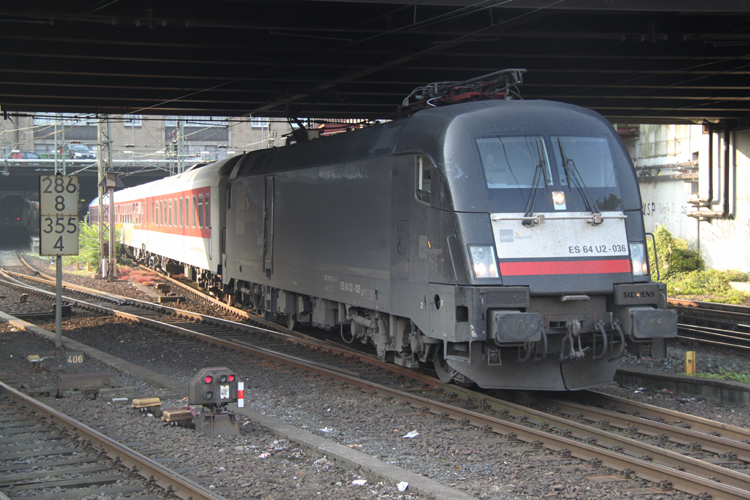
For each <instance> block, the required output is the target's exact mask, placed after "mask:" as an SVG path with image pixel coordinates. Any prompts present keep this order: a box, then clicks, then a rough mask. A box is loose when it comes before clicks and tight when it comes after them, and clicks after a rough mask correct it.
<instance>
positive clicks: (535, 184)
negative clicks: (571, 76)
mask: <svg viewBox="0 0 750 500" xmlns="http://www.w3.org/2000/svg"><path fill="white" fill-rule="evenodd" d="M536 149H537V152H538V153H539V163H537V164H536V168H535V169H534V179H533V180H532V181H531V193H529V199H528V201H526V211H525V212H524V214H523V216H524V218H527V217H528V218H529V219H524V221H523V223H522V224H523V225H524V226H533V225H535V224H536V223H537V222H535V221H534V220H532V219H530V217H531V214H532V212H533V208H534V201H535V200H536V193H537V191H539V179H540V178H544V186H545V187H546V188H547V191H549V179H548V178H547V162H546V161H545V160H544V154H543V151H542V142H541V140H540V139H539V137H537V138H536ZM540 172H541V175H539V173H540Z"/></svg>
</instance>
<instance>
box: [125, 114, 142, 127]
mask: <svg viewBox="0 0 750 500" xmlns="http://www.w3.org/2000/svg"><path fill="white" fill-rule="evenodd" d="M122 118H123V120H124V122H123V123H124V124H125V126H126V127H140V126H141V115H122Z"/></svg>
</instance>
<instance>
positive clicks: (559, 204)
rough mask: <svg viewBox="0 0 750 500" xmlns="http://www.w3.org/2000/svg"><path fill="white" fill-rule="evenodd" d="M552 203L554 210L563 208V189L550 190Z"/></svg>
mask: <svg viewBox="0 0 750 500" xmlns="http://www.w3.org/2000/svg"><path fill="white" fill-rule="evenodd" d="M552 204H553V205H554V207H555V210H565V208H566V206H565V193H564V192H563V191H552Z"/></svg>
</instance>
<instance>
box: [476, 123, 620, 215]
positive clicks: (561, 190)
mask: <svg viewBox="0 0 750 500" xmlns="http://www.w3.org/2000/svg"><path fill="white" fill-rule="evenodd" d="M476 141H477V142H476V143H477V152H478V156H479V158H480V162H481V164H482V167H484V175H485V179H486V183H487V198H488V201H489V203H490V207H491V208H490V210H492V211H493V212H531V213H533V212H552V211H557V210H563V211H569V212H594V211H613V210H620V209H621V196H620V190H619V185H618V182H617V177H616V175H615V171H616V169H615V163H614V157H613V155H612V150H611V149H610V144H609V141H608V139H607V138H606V137H591V136H579V137H576V136H555V135H549V136H548V135H523V136H507V137H503V136H494V137H481V138H477V140H476ZM560 200H562V201H560Z"/></svg>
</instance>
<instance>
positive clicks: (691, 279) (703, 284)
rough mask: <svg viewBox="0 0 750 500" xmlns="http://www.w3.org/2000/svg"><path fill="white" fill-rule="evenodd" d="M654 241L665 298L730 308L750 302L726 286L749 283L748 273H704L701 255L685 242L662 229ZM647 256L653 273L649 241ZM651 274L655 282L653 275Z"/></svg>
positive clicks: (743, 294)
mask: <svg viewBox="0 0 750 500" xmlns="http://www.w3.org/2000/svg"><path fill="white" fill-rule="evenodd" d="M654 239H655V240H656V250H657V251H658V254H659V271H660V276H659V279H660V280H661V281H662V282H664V283H666V284H667V294H668V295H669V296H670V297H684V298H695V299H697V300H704V301H707V302H725V303H729V304H739V303H741V302H743V301H746V300H748V299H750V296H748V294H747V293H743V292H739V291H737V290H734V289H733V288H732V287H730V286H729V282H730V281H749V280H750V279H749V278H750V277H749V276H748V274H747V273H743V272H741V271H735V270H729V271H719V270H717V269H706V263H705V261H704V260H703V257H702V256H701V255H700V253H699V252H697V251H696V250H689V249H688V246H687V242H686V241H685V240H681V239H679V238H675V237H674V236H672V234H671V233H670V232H669V231H668V230H667V229H666V228H664V227H663V226H659V227H657V228H656V231H655V232H654ZM648 253H649V268H650V269H652V270H655V269H656V263H655V262H654V245H653V242H652V240H649V242H648ZM652 273H653V274H652V277H653V278H654V279H655V276H656V273H655V272H654V271H652Z"/></svg>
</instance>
